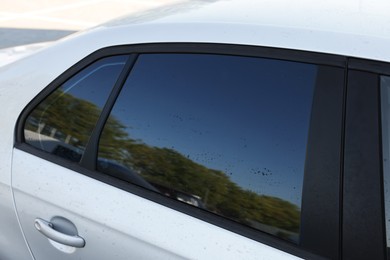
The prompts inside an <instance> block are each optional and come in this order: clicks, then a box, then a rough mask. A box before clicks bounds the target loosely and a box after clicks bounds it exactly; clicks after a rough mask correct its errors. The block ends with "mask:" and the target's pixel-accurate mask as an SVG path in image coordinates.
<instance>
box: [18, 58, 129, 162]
mask: <svg viewBox="0 0 390 260" xmlns="http://www.w3.org/2000/svg"><path fill="white" fill-rule="evenodd" d="M126 58H127V56H115V57H109V58H104V59H101V60H99V61H97V62H95V63H93V64H92V65H90V66H88V67H87V68H85V69H83V70H82V71H80V72H79V73H77V74H76V75H75V76H73V77H72V78H70V79H69V80H68V81H66V82H65V83H64V84H62V85H61V86H60V87H59V88H58V89H56V90H55V91H54V92H53V93H52V94H50V95H49V96H48V97H47V98H45V99H44V100H43V101H42V102H41V103H40V104H39V105H38V106H37V107H36V108H35V109H34V110H33V111H32V112H31V113H30V115H29V116H28V118H27V120H26V123H25V127H24V137H25V141H26V143H28V144H30V145H32V146H34V147H36V148H38V149H40V150H43V151H46V152H49V153H51V154H55V155H58V156H60V157H63V158H66V159H68V160H70V161H73V162H79V161H80V159H81V156H82V154H83V152H84V148H85V146H86V144H87V142H88V139H89V137H90V134H91V132H92V130H93V128H94V126H95V124H96V122H97V119H98V117H99V115H100V112H101V110H102V108H103V106H104V104H105V102H106V99H107V98H108V95H109V94H110V91H111V89H112V87H113V86H114V84H115V82H116V80H117V78H118V76H119V74H120V72H121V71H122V69H123V66H124V64H125V61H126Z"/></svg>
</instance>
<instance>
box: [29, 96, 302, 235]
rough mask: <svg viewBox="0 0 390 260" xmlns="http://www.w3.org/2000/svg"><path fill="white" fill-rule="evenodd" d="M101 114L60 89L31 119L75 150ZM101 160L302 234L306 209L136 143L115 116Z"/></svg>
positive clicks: (254, 221)
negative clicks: (59, 134) (54, 131)
mask: <svg viewBox="0 0 390 260" xmlns="http://www.w3.org/2000/svg"><path fill="white" fill-rule="evenodd" d="M99 114H100V109H99V108H98V107H96V106H95V105H94V104H91V103H90V102H87V101H85V100H81V99H78V98H75V97H73V96H72V95H70V94H65V93H62V92H61V91H59V90H57V91H56V92H55V93H53V94H52V95H51V96H50V97H49V98H47V99H46V100H45V101H44V102H43V103H42V104H41V105H39V106H38V107H37V108H36V109H35V110H34V112H33V113H32V114H31V115H30V117H29V119H33V118H34V119H38V122H39V123H40V124H45V125H47V126H50V127H51V128H54V129H58V131H61V132H62V133H63V134H64V136H72V138H67V139H68V140H74V141H72V142H73V145H74V146H77V145H80V144H81V145H83V146H85V144H86V142H87V141H88V140H87V138H88V137H89V136H90V133H91V131H92V129H93V127H94V125H95V123H96V121H97V118H98V115H99ZM30 121H33V120H28V121H27V123H26V128H27V129H29V130H33V131H37V128H39V127H37V126H33V124H32V123H29V122H30ZM72 142H70V144H72ZM99 157H101V158H105V159H109V160H114V161H116V162H118V163H120V164H122V165H124V166H126V167H127V168H129V169H131V170H132V171H135V172H137V173H138V174H140V175H141V176H142V177H143V178H144V179H146V180H147V181H149V182H150V183H153V184H155V185H156V186H163V187H166V188H169V189H173V190H177V191H182V192H185V193H187V194H193V195H196V196H198V197H201V198H202V200H203V203H204V205H205V207H206V208H207V210H209V211H212V212H214V213H216V214H220V215H223V216H226V217H228V218H231V219H233V220H236V221H239V222H241V223H245V224H247V225H251V226H254V227H258V226H259V225H260V226H261V225H267V226H272V227H276V228H280V229H283V230H288V231H290V232H298V229H299V218H300V210H299V208H298V207H297V206H295V205H293V204H292V203H290V202H288V201H285V200H282V199H279V198H276V197H271V196H265V195H259V194H257V193H254V192H251V191H248V190H244V189H243V188H241V187H239V186H238V185H237V184H236V183H234V182H232V181H231V180H230V179H229V177H228V176H227V175H226V174H224V173H223V172H222V171H218V170H213V169H209V168H207V167H205V166H203V165H200V164H198V163H196V162H194V161H192V160H190V159H189V158H187V157H185V156H183V155H182V154H180V153H179V152H177V151H175V150H173V149H168V148H158V147H152V146H149V145H147V144H144V143H142V141H140V140H134V139H131V138H130V137H129V136H128V133H127V131H126V127H125V126H124V125H123V124H121V123H120V122H119V121H118V120H117V119H116V118H114V117H113V116H110V117H109V119H108V121H107V123H106V126H105V129H104V131H103V133H102V136H101V139H100V145H99ZM260 229H261V228H260ZM277 232H280V231H277ZM281 235H285V233H283V232H282V233H281Z"/></svg>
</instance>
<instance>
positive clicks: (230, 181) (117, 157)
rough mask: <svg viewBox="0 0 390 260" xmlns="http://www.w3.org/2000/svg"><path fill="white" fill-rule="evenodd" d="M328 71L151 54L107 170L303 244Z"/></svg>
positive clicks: (131, 88)
mask: <svg viewBox="0 0 390 260" xmlns="http://www.w3.org/2000/svg"><path fill="white" fill-rule="evenodd" d="M317 70H318V66H316V65H312V64H304V63H297V62H290V61H282V60H272V59H264V58H253V57H241V56H227V55H207V54H141V55H140V56H139V58H138V60H137V62H136V63H135V65H134V68H133V70H132V72H131V74H130V75H129V77H128V79H127V81H126V83H125V84H124V86H123V89H122V90H121V93H120V95H119V97H118V99H117V101H116V103H115V105H114V107H113V109H112V111H111V114H110V116H109V118H108V120H107V122H106V124H105V127H104V130H103V132H102V135H101V138H100V143H99V152H98V160H97V162H98V163H97V168H98V170H99V171H101V172H104V173H107V174H111V175H114V176H116V177H118V178H121V179H123V180H127V181H130V182H132V183H135V184H137V185H140V186H143V187H146V188H148V189H151V190H153V191H155V192H158V193H161V194H163V195H165V196H167V197H170V198H172V199H174V200H177V201H181V202H182V203H187V204H190V205H192V206H194V207H198V208H201V209H203V210H206V211H209V212H211V213H213V214H217V215H220V216H223V217H225V218H228V219H231V220H234V221H236V222H239V223H241V224H243V225H246V226H249V227H252V228H254V229H258V230H261V231H264V232H267V233H270V234H273V235H276V236H279V237H282V238H284V239H287V240H290V241H294V242H298V241H299V229H300V212H301V198H302V184H303V173H304V163H305V156H306V143H307V138H308V128H309V118H310V111H311V106H312V98H313V91H314V87H315V84H316V78H317Z"/></svg>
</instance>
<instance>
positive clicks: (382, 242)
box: [342, 58, 390, 259]
mask: <svg viewBox="0 0 390 260" xmlns="http://www.w3.org/2000/svg"><path fill="white" fill-rule="evenodd" d="M348 69H349V77H348V84H347V89H348V91H347V93H348V94H347V100H346V103H347V111H346V112H347V113H346V122H345V124H346V132H345V154H346V156H345V164H344V184H343V194H342V196H343V201H344V209H343V222H344V224H343V230H342V232H343V238H342V245H343V246H342V249H343V255H342V256H343V257H345V258H348V259H367V257H369V258H370V259H390V251H389V250H388V249H387V242H386V224H385V223H386V214H385V205H384V197H385V194H384V183H383V162H382V151H383V150H382V122H381V93H380V76H381V75H387V76H389V75H390V63H386V62H381V61H375V60H366V59H359V58H350V59H349V62H348ZM358 153H360V154H358ZM357 155H359V156H357ZM357 166H360V167H357ZM368 173H369V174H368ZM356 216H359V217H358V218H357V217H356ZM357 231H358V232H357Z"/></svg>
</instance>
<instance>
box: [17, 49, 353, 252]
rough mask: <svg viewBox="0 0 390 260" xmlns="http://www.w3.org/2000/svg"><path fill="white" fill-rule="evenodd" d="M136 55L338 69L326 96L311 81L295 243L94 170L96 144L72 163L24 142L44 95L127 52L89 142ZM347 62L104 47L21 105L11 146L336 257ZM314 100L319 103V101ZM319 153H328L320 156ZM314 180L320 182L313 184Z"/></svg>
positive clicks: (245, 230)
mask: <svg viewBox="0 0 390 260" xmlns="http://www.w3.org/2000/svg"><path fill="white" fill-rule="evenodd" d="M140 53H195V54H196V53H199V54H223V55H239V56H248V57H261V58H270V59H278V60H286V61H293V62H303V63H312V64H315V65H323V66H329V68H333V69H334V70H337V71H338V72H339V74H340V73H341V74H340V75H338V78H337V82H338V84H334V85H335V86H334V89H335V90H336V91H330V92H328V95H326V100H322V98H320V96H322V95H323V94H324V92H323V91H322V92H317V85H318V84H316V89H315V94H314V98H313V107H312V111H311V113H312V116H311V120H310V123H309V124H310V128H309V137H308V149H307V151H306V153H307V158H306V162H305V172H304V180H303V191H302V205H301V208H302V212H301V232H300V236H301V239H300V243H299V244H293V243H291V242H288V241H285V240H282V239H280V238H277V237H274V236H272V235H270V234H267V233H265V232H262V231H259V230H255V229H253V228H250V227H246V226H243V225H242V224H239V223H236V222H234V221H232V220H229V219H225V218H223V217H221V216H218V215H215V214H212V213H210V212H206V211H204V210H201V209H197V208H195V207H192V206H190V205H186V204H185V203H181V202H178V201H174V200H172V199H170V198H166V197H164V196H161V195H159V194H156V193H154V192H152V191H148V190H146V189H143V188H141V187H138V186H136V185H131V184H129V183H127V182H124V181H122V180H119V179H116V178H114V177H111V176H108V175H106V174H103V173H100V172H98V171H95V168H96V165H95V164H96V157H97V142H95V143H94V142H89V143H88V145H87V147H86V149H85V152H84V156H83V158H82V160H81V163H80V164H74V163H71V162H69V161H67V160H65V159H62V158H60V157H57V156H55V155H51V154H48V153H46V152H44V151H40V150H38V149H36V148H34V147H31V146H29V145H28V144H25V143H24V134H23V130H24V122H25V120H26V118H27V116H28V115H29V113H30V112H31V111H32V110H33V109H34V108H35V107H36V106H37V105H38V104H39V103H40V102H41V101H42V100H43V99H44V98H46V97H47V96H48V95H49V94H50V93H52V92H53V91H54V90H55V89H57V88H58V87H59V86H61V85H62V84H63V83H64V82H66V81H67V80H68V79H69V78H70V77H72V76H73V75H75V74H76V73H78V72H79V71H81V70H82V69H84V68H85V67H87V66H89V65H90V64H92V63H93V62H95V61H96V60H98V59H101V58H104V57H108V56H113V55H123V54H128V55H129V56H130V58H129V60H128V64H126V65H125V67H126V69H124V70H123V71H126V73H127V74H125V73H123V75H121V76H120V77H119V79H118V81H117V83H116V84H115V87H114V88H113V90H112V92H111V94H110V97H109V98H108V100H107V102H106V104H105V106H104V108H103V111H102V114H103V116H102V115H101V116H100V118H99V120H98V123H97V125H96V126H95V129H94V131H93V134H92V136H93V138H94V140H97V139H96V138H98V137H99V135H100V132H101V131H102V129H103V127H104V123H105V120H106V119H107V117H108V115H109V112H110V110H111V108H112V107H113V105H114V103H115V101H116V98H117V96H118V94H119V91H120V88H121V87H122V86H123V84H124V82H125V79H126V77H127V75H128V73H130V71H131V69H132V66H133V65H134V62H135V60H136V56H137V55H138V54H140ZM346 64H347V58H346V57H344V56H339V55H331V54H321V53H314V52H307V51H298V50H287V49H280V48H270V47H258V46H245V45H233V44H214V43H149V44H135V45H122V46H113V47H107V48H104V49H101V50H98V51H96V52H94V53H92V54H91V55H89V56H87V57H86V58H84V59H83V60H81V61H80V62H78V63H76V64H75V65H74V66H72V67H71V68H69V69H68V70H67V71H65V72H64V73H63V74H61V75H60V76H59V77H58V78H56V79H55V80H54V81H53V82H52V83H50V84H49V85H48V86H47V87H46V88H45V89H44V90H43V91H41V92H40V93H39V94H38V95H37V96H36V97H35V98H34V99H33V100H32V101H31V102H30V103H29V104H28V105H27V106H26V108H25V109H24V110H23V112H22V113H21V115H20V117H19V119H18V122H17V125H16V132H15V147H16V148H18V149H20V150H23V151H26V152H28V153H31V154H33V155H35V156H38V157H40V158H42V159H45V160H48V161H50V162H53V163H56V164H58V165H61V166H63V167H66V168H68V169H71V170H73V171H76V172H78V173H81V174H84V175H86V176H89V177H91V178H93V179H96V180H99V181H102V182H104V183H107V184H109V185H111V186H114V187H116V188H119V189H122V190H125V191H128V192H131V193H133V194H136V195H139V196H141V197H144V198H146V199H149V200H151V201H154V202H156V203H159V204H161V205H163V206H166V207H169V208H172V209H174V210H177V211H179V212H182V213H185V214H187V215H189V216H192V217H195V218H198V219H201V220H204V221H206V222H209V223H211V224H213V225H216V226H218V227H221V228H224V229H227V230H230V231H232V232H235V233H237V234H239V235H242V236H245V237H248V238H251V239H253V240H256V241H258V242H260V243H263V244H267V245H269V246H271V247H274V248H277V249H280V250H282V251H286V252H288V253H291V254H293V255H296V256H299V257H303V258H310V259H322V258H323V257H325V258H332V259H338V258H340V252H341V249H340V241H341V233H340V232H341V227H340V226H341V213H340V211H341V205H342V203H341V183H342V182H341V176H342V162H343V160H342V159H343V158H342V157H343V153H342V151H343V149H342V148H343V120H344V117H345V115H344V112H345V111H344V110H345V104H344V99H345V98H344V97H345V89H344V88H345V82H346V80H345V75H346V71H345V69H346ZM329 73H330V74H329V75H330V76H334V75H333V74H332V72H331V71H329ZM329 78H332V77H329ZM319 100H322V101H321V102H320V101H319ZM335 100H336V101H335ZM314 101H316V102H318V103H319V104H320V105H316V104H317V103H314ZM335 102H336V103H337V106H336V109H330V110H327V109H323V106H326V107H328V108H332V107H335V106H334V105H335ZM335 113H336V114H335ZM313 115H315V116H313ZM99 129H100V130H99ZM92 136H91V137H90V140H93V138H92ZM325 144H329V145H325ZM324 145H325V146H324ZM321 146H323V148H321V149H319V147H321ZM324 154H326V155H328V156H326V157H324ZM84 157H85V158H84ZM324 158H325V159H324ZM93 161H95V163H93ZM309 162H310V163H309ZM324 165H328V166H329V167H330V168H326V169H328V170H329V169H331V170H332V171H333V172H332V173H333V174H332V175H331V176H329V175H328V174H327V173H328V171H327V170H324V169H322V168H318V167H320V166H324ZM316 169H317V170H316ZM316 183H317V185H315V186H313V184H316ZM319 183H321V184H325V185H318V184H319ZM329 193H332V194H334V196H331V198H329V196H328V194H329ZM324 198H327V199H326V200H325V201H323V200H321V199H324ZM324 218H327V219H331V221H330V223H331V224H330V225H323V220H324ZM321 223H322V224H321ZM329 241H332V242H333V243H329Z"/></svg>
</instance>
